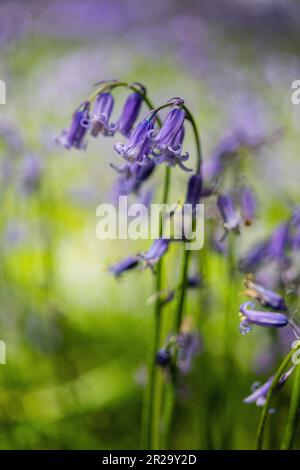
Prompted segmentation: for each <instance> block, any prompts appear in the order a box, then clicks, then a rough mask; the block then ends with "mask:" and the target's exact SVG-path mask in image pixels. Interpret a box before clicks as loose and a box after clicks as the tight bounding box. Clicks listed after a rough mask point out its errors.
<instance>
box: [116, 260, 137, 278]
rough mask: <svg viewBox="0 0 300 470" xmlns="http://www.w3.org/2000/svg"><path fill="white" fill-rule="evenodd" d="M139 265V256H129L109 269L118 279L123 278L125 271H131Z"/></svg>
mask: <svg viewBox="0 0 300 470" xmlns="http://www.w3.org/2000/svg"><path fill="white" fill-rule="evenodd" d="M138 264H139V257H138V256H129V257H128V258H125V259H123V260H121V261H119V262H118V263H116V264H114V265H113V266H111V267H110V268H109V271H110V272H111V273H112V274H113V275H114V276H116V277H119V276H121V274H123V273H124V272H125V271H129V270H131V269H133V268H135V267H137V265H138Z"/></svg>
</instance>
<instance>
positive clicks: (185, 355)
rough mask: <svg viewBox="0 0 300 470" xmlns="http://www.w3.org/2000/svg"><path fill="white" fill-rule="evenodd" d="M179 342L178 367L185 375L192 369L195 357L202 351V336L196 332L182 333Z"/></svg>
mask: <svg viewBox="0 0 300 470" xmlns="http://www.w3.org/2000/svg"><path fill="white" fill-rule="evenodd" d="M177 344H178V349H179V352H178V369H179V370H180V372H181V373H182V374H184V375H185V374H187V373H188V372H189V371H190V370H191V366H192V361H193V358H194V357H195V355H196V354H197V353H198V352H199V351H200V345H201V341H200V336H199V335H198V334H196V333H180V334H179V335H178V338H177Z"/></svg>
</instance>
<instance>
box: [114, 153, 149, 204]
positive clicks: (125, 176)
mask: <svg viewBox="0 0 300 470" xmlns="http://www.w3.org/2000/svg"><path fill="white" fill-rule="evenodd" d="M114 168H115V167H114ZM116 169H117V171H118V172H119V175H120V176H119V177H118V179H117V181H116V183H115V185H114V187H113V191H112V195H113V199H114V200H116V201H118V198H119V196H126V195H129V194H131V193H138V192H139V191H140V188H141V186H142V185H143V183H144V182H145V181H147V180H148V178H150V176H151V175H152V173H153V171H154V169H155V163H154V162H153V161H152V160H150V161H149V162H147V163H145V164H144V165H139V164H138V163H127V162H126V163H125V164H124V165H123V166H122V167H121V168H116Z"/></svg>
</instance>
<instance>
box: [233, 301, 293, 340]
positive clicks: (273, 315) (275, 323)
mask: <svg viewBox="0 0 300 470" xmlns="http://www.w3.org/2000/svg"><path fill="white" fill-rule="evenodd" d="M240 313H241V314H242V317H241V323H240V331H241V333H247V332H249V331H251V329H252V325H257V326H263V327H266V328H281V327H283V326H286V325H287V324H288V317H287V315H285V314H284V313H279V312H264V311H258V310H254V304H253V302H245V303H243V304H242V305H241V306H240Z"/></svg>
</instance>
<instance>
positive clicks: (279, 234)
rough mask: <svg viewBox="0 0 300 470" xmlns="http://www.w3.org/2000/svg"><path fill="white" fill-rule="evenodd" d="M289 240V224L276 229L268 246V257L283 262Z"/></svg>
mask: <svg viewBox="0 0 300 470" xmlns="http://www.w3.org/2000/svg"><path fill="white" fill-rule="evenodd" d="M288 240H289V224H288V223H283V224H280V225H278V226H277V227H276V229H275V231H274V233H273V235H272V237H271V239H270V241H269V246H268V257H269V258H271V259H278V260H283V259H284V258H285V250H286V247H287V243H288Z"/></svg>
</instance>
